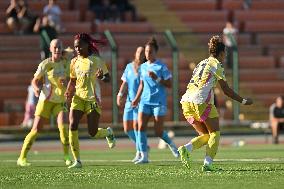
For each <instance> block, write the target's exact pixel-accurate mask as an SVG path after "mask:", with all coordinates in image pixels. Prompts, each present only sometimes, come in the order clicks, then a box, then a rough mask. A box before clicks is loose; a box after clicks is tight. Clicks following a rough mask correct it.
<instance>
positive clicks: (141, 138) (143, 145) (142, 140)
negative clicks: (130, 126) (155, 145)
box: [138, 131, 148, 152]
mask: <svg viewBox="0 0 284 189" xmlns="http://www.w3.org/2000/svg"><path fill="white" fill-rule="evenodd" d="M138 143H139V150H141V152H147V151H148V149H147V134H146V132H144V131H138Z"/></svg>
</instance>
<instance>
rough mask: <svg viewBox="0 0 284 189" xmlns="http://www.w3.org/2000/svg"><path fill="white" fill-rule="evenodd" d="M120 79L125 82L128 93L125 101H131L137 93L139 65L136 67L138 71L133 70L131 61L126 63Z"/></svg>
mask: <svg viewBox="0 0 284 189" xmlns="http://www.w3.org/2000/svg"><path fill="white" fill-rule="evenodd" d="M121 80H123V81H126V82H127V86H128V91H127V92H128V94H127V99H126V100H127V101H129V102H132V101H133V99H134V98H135V96H136V94H137V90H138V87H139V84H140V67H139V68H138V73H135V72H134V63H133V62H131V63H129V64H127V66H126V68H125V70H124V72H123V75H122V77H121Z"/></svg>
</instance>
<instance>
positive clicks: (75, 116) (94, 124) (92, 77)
mask: <svg viewBox="0 0 284 189" xmlns="http://www.w3.org/2000/svg"><path fill="white" fill-rule="evenodd" d="M98 44H103V41H100V40H96V39H93V38H92V37H91V36H90V35H89V34H86V33H80V34H78V35H76V36H75V38H74V47H75V51H76V53H77V57H75V58H73V59H72V61H71V65H70V81H69V83H68V87H67V90H66V93H65V96H66V97H67V99H68V100H69V101H70V100H71V98H72V103H71V108H70V115H69V121H70V125H69V139H70V145H71V151H72V154H73V157H74V160H75V161H74V164H73V165H71V166H69V167H68V168H81V167H82V163H81V160H80V149H79V138H78V126H79V122H80V120H81V118H82V116H83V115H84V114H87V123H88V132H89V135H90V136H91V137H92V138H104V137H106V139H107V141H108V144H109V147H110V148H113V147H114V146H115V138H114V134H113V131H112V129H111V128H110V127H108V128H107V129H103V128H98V125H99V119H100V115H101V105H100V99H99V98H100V94H98V91H97V90H99V87H98V85H97V79H100V80H102V81H104V82H109V81H110V76H109V73H108V70H107V67H106V65H105V63H103V62H102V60H101V58H100V57H99V50H98V48H97V45H98Z"/></svg>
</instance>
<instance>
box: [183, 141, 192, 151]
mask: <svg viewBox="0 0 284 189" xmlns="http://www.w3.org/2000/svg"><path fill="white" fill-rule="evenodd" d="M184 146H185V147H186V149H187V150H188V151H189V152H192V144H191V142H189V143H187V144H186V145H184Z"/></svg>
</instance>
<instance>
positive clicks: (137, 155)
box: [131, 152, 141, 163]
mask: <svg viewBox="0 0 284 189" xmlns="http://www.w3.org/2000/svg"><path fill="white" fill-rule="evenodd" d="M140 158H141V153H140V152H136V155H135V157H134V159H133V160H131V161H132V162H133V163H135V162H136V161H138V160H139V159H140Z"/></svg>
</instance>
